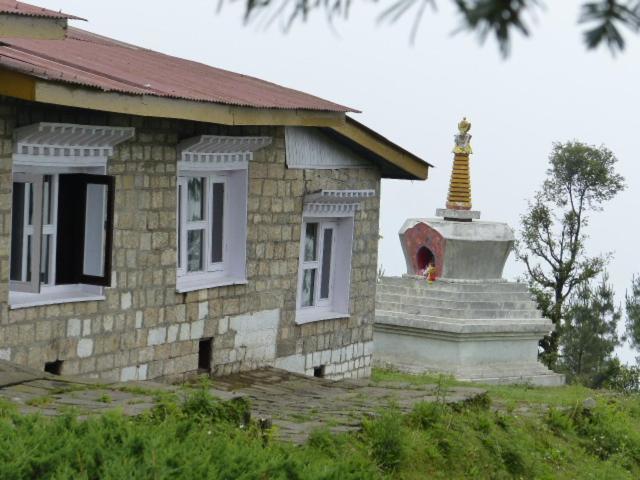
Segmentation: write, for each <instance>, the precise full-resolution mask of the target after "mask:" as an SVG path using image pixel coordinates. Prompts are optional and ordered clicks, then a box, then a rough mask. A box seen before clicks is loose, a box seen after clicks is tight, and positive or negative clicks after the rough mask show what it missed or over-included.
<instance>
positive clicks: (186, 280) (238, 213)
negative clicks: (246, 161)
mask: <svg viewBox="0 0 640 480" xmlns="http://www.w3.org/2000/svg"><path fill="white" fill-rule="evenodd" d="M234 175H235V176H236V177H234ZM237 176H239V177H237ZM190 178H204V179H205V181H204V185H205V192H204V214H203V220H199V221H195V222H189V221H187V208H188V191H187V183H188V181H189V179H190ZM247 181H248V180H247V170H246V169H241V170H234V171H224V170H222V171H220V170H215V171H189V170H185V171H182V172H180V173H179V174H178V182H177V184H178V186H177V192H176V194H177V196H178V197H179V198H178V201H177V202H176V204H177V205H176V212H177V214H176V231H177V232H179V234H178V242H179V243H178V245H177V251H176V263H177V268H176V290H177V291H178V292H181V293H183V292H189V291H194V290H201V289H206V288H214V287H218V286H224V285H241V284H246V283H247V279H246V271H245V268H246V267H245V264H246V221H247V212H246V197H247V193H248V190H247ZM216 183H222V184H223V185H224V196H223V210H222V261H220V262H214V261H213V260H212V258H211V257H212V244H211V243H212V240H213V236H212V230H213V208H212V204H211V201H212V193H213V185H214V184H216ZM234 190H235V191H234ZM237 195H241V196H243V197H244V201H243V202H237V200H238V197H237ZM234 200H235V201H234ZM236 203H241V205H236ZM179 210H180V211H179ZM234 221H237V222H244V225H241V227H242V228H241V229H240V230H241V231H240V233H237V232H236V231H235V230H237V228H234V227H237V226H236V225H234V224H233V222H234ZM190 224H191V225H190ZM200 229H202V230H204V235H203V237H204V239H203V242H204V247H203V250H204V251H203V256H204V258H203V269H202V270H201V271H195V272H190V271H188V269H187V260H188V251H187V238H188V231H190V230H200ZM234 257H241V258H239V259H238V258H235V259H234Z"/></svg>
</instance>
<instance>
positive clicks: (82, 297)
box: [9, 284, 105, 310]
mask: <svg viewBox="0 0 640 480" xmlns="http://www.w3.org/2000/svg"><path fill="white" fill-rule="evenodd" d="M104 299H105V296H104V291H103V289H102V287H97V286H94V285H82V284H78V285H58V286H55V287H42V290H41V291H40V293H25V292H9V308H10V309H11V310H17V309H19V308H28V307H40V306H44V305H56V304H60V303H75V302H91V301H96V300H104Z"/></svg>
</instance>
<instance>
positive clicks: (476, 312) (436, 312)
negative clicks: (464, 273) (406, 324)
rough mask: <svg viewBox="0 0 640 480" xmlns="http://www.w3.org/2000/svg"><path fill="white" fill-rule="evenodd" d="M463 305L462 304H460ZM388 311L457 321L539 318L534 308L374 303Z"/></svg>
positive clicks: (378, 307) (377, 307)
mask: <svg viewBox="0 0 640 480" xmlns="http://www.w3.org/2000/svg"><path fill="white" fill-rule="evenodd" d="M460 303H461V304H463V303H462V302H460ZM377 310H383V311H390V312H396V313H398V314H400V315H403V314H412V315H426V316H432V317H441V318H457V319H475V318H482V319H493V318H504V319H511V318H517V319H529V318H540V312H538V310H536V309H535V308H528V309H522V310H513V309H472V308H445V307H436V306H430V305H413V304H410V303H405V302H397V303H392V302H379V301H376V311H377Z"/></svg>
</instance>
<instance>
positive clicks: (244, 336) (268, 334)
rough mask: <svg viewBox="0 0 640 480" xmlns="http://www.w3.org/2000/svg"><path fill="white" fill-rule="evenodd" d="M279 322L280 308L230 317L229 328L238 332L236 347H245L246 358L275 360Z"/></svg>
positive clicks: (235, 340) (235, 341)
mask: <svg viewBox="0 0 640 480" xmlns="http://www.w3.org/2000/svg"><path fill="white" fill-rule="evenodd" d="M279 322H280V309H275V310H264V311H261V312H256V313H254V314H250V315H238V316H236V317H231V318H229V329H230V330H233V331H235V332H236V335H235V339H234V348H235V349H240V348H242V349H245V352H246V353H245V360H258V361H270V360H274V359H275V357H276V338H277V335H278V323H279Z"/></svg>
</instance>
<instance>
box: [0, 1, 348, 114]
mask: <svg viewBox="0 0 640 480" xmlns="http://www.w3.org/2000/svg"><path fill="white" fill-rule="evenodd" d="M2 1H3V0H0V2H2ZM12 3H13V2H12ZM0 66H4V67H6V68H9V69H11V70H16V71H19V72H22V73H25V74H27V75H30V76H35V77H39V78H43V79H46V80H53V81H57V82H65V83H70V84H75V85H83V86H87V87H94V88H97V89H100V90H103V91H113V92H120V93H125V94H131V95H143V94H144V95H155V96H159V97H169V98H176V99H185V100H195V101H202V102H212V103H222V104H228V105H237V106H246V107H254V108H275V109H301V110H318V111H329V112H349V111H353V112H355V111H357V110H354V109H351V108H348V107H345V106H342V105H338V104H336V103H332V102H329V101H327V100H323V99H321V98H318V97H315V96H313V95H309V94H306V93H303V92H299V91H297V90H292V89H290V88H285V87H281V86H279V85H276V84H274V83H269V82H265V81H263V80H259V79H257V78H253V77H249V76H246V75H240V74H238V73H233V72H229V71H226V70H221V69H219V68H214V67H210V66H208V65H204V64H202V63H197V62H193V61H190V60H184V59H181V58H176V57H172V56H169V55H165V54H162V53H158V52H154V51H152V50H147V49H144V48H141V47H136V46H134V45H129V44H125V43H122V42H118V41H116V40H113V39H110V38H106V37H102V36H99V35H96V34H93V33H90V32H86V31H84V30H80V29H77V28H71V27H69V28H68V30H67V38H65V39H64V40H34V39H22V38H3V39H1V40H0Z"/></svg>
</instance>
